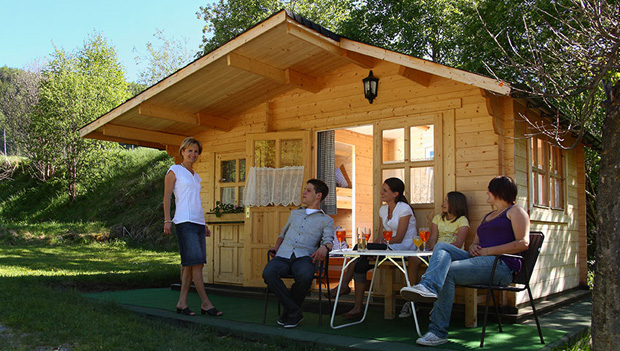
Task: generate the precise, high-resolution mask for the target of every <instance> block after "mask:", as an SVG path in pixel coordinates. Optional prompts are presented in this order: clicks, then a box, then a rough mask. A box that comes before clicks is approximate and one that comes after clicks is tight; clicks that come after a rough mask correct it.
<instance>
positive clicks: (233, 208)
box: [207, 201, 243, 217]
mask: <svg viewBox="0 0 620 351" xmlns="http://www.w3.org/2000/svg"><path fill="white" fill-rule="evenodd" d="M242 212H243V206H237V205H233V204H225V203H222V202H220V201H215V207H214V208H213V209H211V211H209V212H207V213H211V214H214V215H215V217H221V216H222V214H224V213H242Z"/></svg>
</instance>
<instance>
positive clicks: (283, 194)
mask: <svg viewBox="0 0 620 351" xmlns="http://www.w3.org/2000/svg"><path fill="white" fill-rule="evenodd" d="M303 181H304V167H303V166H299V167H284V168H269V167H250V171H249V173H248V179H247V180H246V183H245V189H244V191H243V198H244V200H245V201H244V202H245V206H268V205H282V206H288V205H290V204H294V205H296V206H299V205H301V189H302V187H303V185H304V184H303Z"/></svg>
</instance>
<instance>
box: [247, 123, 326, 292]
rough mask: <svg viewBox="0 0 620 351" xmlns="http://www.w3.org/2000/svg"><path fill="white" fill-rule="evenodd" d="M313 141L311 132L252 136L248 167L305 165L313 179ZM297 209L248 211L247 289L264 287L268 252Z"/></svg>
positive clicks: (268, 207)
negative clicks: (249, 287) (293, 211)
mask: <svg viewBox="0 0 620 351" xmlns="http://www.w3.org/2000/svg"><path fill="white" fill-rule="evenodd" d="M310 144H311V142H310V132H309V131H293V132H275V133H258V134H252V135H250V136H249V140H248V143H247V150H246V156H247V164H248V167H273V168H281V167H286V166H304V167H305V169H304V179H305V180H308V179H310V178H312V177H311V175H312V174H314V173H313V172H312V169H311V164H312V163H311V160H312V155H311V145H310ZM295 207H296V206H290V207H289V206H261V207H250V208H249V211H246V213H247V218H246V226H245V243H246V246H245V248H244V250H243V252H244V259H243V262H244V276H243V277H244V282H243V285H244V286H255V287H264V286H265V283H264V281H263V278H262V273H263V268H264V267H265V264H266V263H267V250H268V249H269V248H270V247H273V246H274V245H275V243H276V239H277V237H278V234H279V233H280V230H281V229H282V227H283V226H284V225H285V224H286V221H287V220H288V216H289V213H290V211H291V209H293V208H295Z"/></svg>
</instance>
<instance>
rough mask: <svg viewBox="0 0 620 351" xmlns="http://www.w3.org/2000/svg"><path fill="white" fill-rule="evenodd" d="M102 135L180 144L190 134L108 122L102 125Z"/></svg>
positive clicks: (165, 143)
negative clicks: (171, 132) (163, 131)
mask: <svg viewBox="0 0 620 351" xmlns="http://www.w3.org/2000/svg"><path fill="white" fill-rule="evenodd" d="M103 135H105V136H109V137H115V138H123V139H127V140H137V141H144V142H150V143H160V144H164V145H181V143H182V142H183V140H184V139H185V138H186V137H188V136H191V135H178V134H170V133H162V132H156V131H153V130H146V129H138V128H132V127H125V126H119V125H115V124H109V123H108V124H106V125H105V126H103Z"/></svg>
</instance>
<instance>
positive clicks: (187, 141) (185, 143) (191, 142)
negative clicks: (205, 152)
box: [179, 137, 202, 156]
mask: <svg viewBox="0 0 620 351" xmlns="http://www.w3.org/2000/svg"><path fill="white" fill-rule="evenodd" d="M192 145H198V155H200V154H202V144H201V143H200V142H199V141H198V140H196V139H194V138H192V137H187V138H185V140H183V142H182V143H181V147H180V148H179V155H181V156H183V151H184V150H185V149H187V148H188V147H190V146H192Z"/></svg>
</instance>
